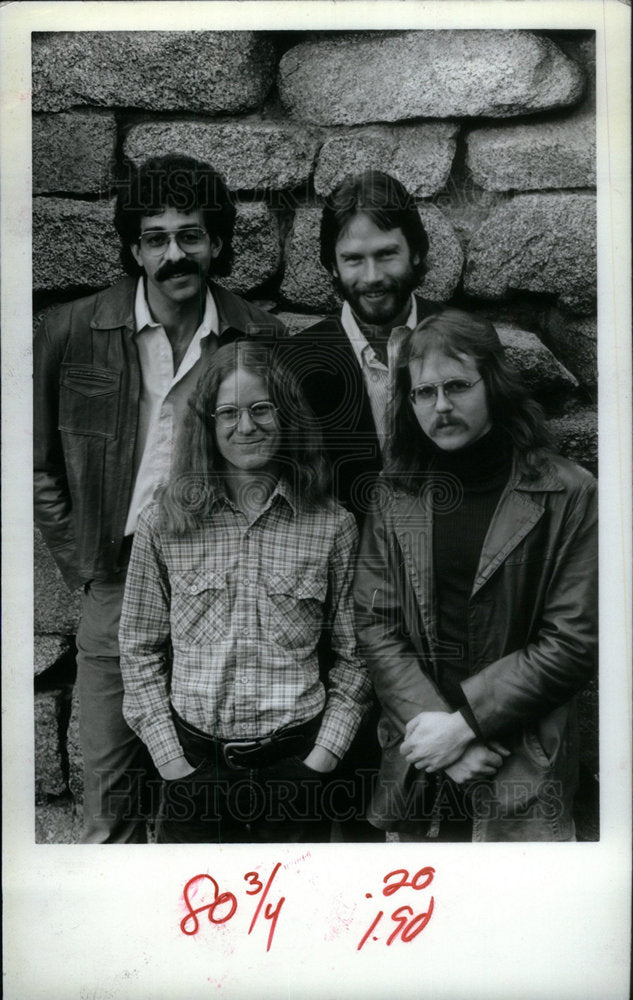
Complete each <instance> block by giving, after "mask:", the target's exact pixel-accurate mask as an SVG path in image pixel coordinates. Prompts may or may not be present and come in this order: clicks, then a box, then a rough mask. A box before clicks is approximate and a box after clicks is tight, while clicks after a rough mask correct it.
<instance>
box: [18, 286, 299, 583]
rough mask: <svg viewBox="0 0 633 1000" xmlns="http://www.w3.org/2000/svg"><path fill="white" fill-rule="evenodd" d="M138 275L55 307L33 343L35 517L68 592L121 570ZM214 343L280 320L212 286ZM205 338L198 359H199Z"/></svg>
mask: <svg viewBox="0 0 633 1000" xmlns="http://www.w3.org/2000/svg"><path fill="white" fill-rule="evenodd" d="M136 284H137V279H135V278H131V277H126V278H123V279H122V280H121V281H119V282H117V284H116V285H113V286H111V287H110V288H106V289H105V290H104V291H101V292H97V293H96V294H93V295H89V296H87V297H86V298H83V299H79V300H77V301H75V302H69V303H67V304H65V305H62V306H59V307H58V308H57V309H54V310H52V311H51V312H50V313H48V314H47V315H46V316H44V318H43V319H42V321H41V322H40V324H39V327H38V329H37V332H36V335H35V343H34V391H33V399H34V422H33V453H34V467H35V497H34V507H35V522H36V524H37V526H38V527H39V528H40V530H41V532H42V535H43V537H44V541H45V542H46V544H47V545H48V548H49V549H50V552H51V554H52V556H53V558H54V559H55V562H56V563H57V565H58V566H59V569H60V570H61V572H62V575H63V577H64V579H65V581H66V583H67V584H68V586H69V588H70V589H74V588H75V587H78V586H80V585H82V584H84V583H86V582H88V581H89V580H93V579H101V580H103V579H108V578H109V577H111V576H112V575H113V574H115V573H116V572H117V571H118V570H119V569H121V568H122V567H121V565H120V558H121V549H122V542H123V532H124V528H125V521H126V517H127V512H128V507H129V504H130V498H131V494H132V487H133V482H132V477H133V462H134V445H135V441H136V429H137V421H138V409H139V396H140V391H141V371H140V363H139V359H138V353H137V348H136V343H135V339H134V336H133V334H134V297H135V291H136ZM211 289H212V293H213V297H214V300H215V304H216V307H217V312H218V319H219V333H220V343H222V342H224V341H227V342H228V341H229V340H231V339H235V338H236V336H238V335H243V334H246V333H249V332H254V331H252V330H251V328H253V327H256V328H257V333H258V334H262V333H264V334H268V335H269V336H273V337H275V336H279V335H280V334H281V335H283V334H284V333H285V331H284V327H283V326H282V324H281V323H280V321H279V320H278V319H276V318H275V317H274V316H272V315H271V314H270V313H266V312H264V311H263V310H261V309H259V308H257V307H256V306H253V305H251V304H250V303H249V302H246V301H245V300H244V299H242V298H240V297H239V296H237V295H234V294H233V293H232V292H230V291H228V290H227V289H225V288H222V287H221V286H220V285H216V284H214V283H211ZM204 346H205V345H204V343H203V360H204Z"/></svg>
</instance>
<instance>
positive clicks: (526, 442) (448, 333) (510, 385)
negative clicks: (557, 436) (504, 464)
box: [385, 309, 551, 490]
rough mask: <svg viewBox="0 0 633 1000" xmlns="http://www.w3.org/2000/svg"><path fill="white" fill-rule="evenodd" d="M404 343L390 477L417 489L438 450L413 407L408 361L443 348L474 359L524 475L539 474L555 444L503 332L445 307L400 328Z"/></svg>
mask: <svg viewBox="0 0 633 1000" xmlns="http://www.w3.org/2000/svg"><path fill="white" fill-rule="evenodd" d="M400 332H401V334H402V336H403V339H402V341H401V343H400V349H399V352H398V358H397V361H396V372H395V380H394V389H393V398H392V400H391V406H390V411H389V419H390V432H389V444H388V449H387V458H386V462H385V477H386V478H387V479H388V480H389V481H391V482H393V483H394V484H395V485H399V486H401V487H402V488H404V489H408V490H415V489H416V488H417V484H418V483H419V479H418V478H416V474H417V473H419V472H420V471H422V470H424V469H425V468H427V466H428V463H429V462H430V461H431V459H432V457H433V455H434V454H435V448H434V445H433V443H432V442H431V441H430V440H429V438H428V437H427V436H426V434H425V433H424V432H423V430H422V429H421V427H420V425H419V423H418V421H417V419H416V417H415V413H414V411H413V407H412V406H411V402H410V399H409V392H410V390H411V377H410V374H409V362H410V361H412V360H413V359H416V358H419V359H422V358H424V357H425V356H426V355H427V354H428V353H429V352H431V351H440V352H441V353H443V354H446V355H448V356H449V357H452V358H460V357H463V355H467V356H469V357H470V358H472V359H474V361H475V362H476V364H477V368H478V370H479V373H480V375H481V376H482V378H483V381H484V385H485V387H486V396H487V399H488V406H489V409H490V416H491V419H492V422H493V424H494V425H496V426H497V427H500V428H501V429H503V430H504V431H505V432H506V433H507V434H508V436H509V437H510V439H511V441H512V444H513V446H514V448H515V450H516V452H517V455H518V461H519V464H520V467H521V470H522V472H523V474H524V475H525V476H526V478H528V479H534V478H536V476H537V475H538V474H539V472H540V471H541V469H542V468H543V466H544V464H545V463H546V457H545V456H544V454H543V449H545V448H548V447H550V443H551V442H550V435H549V432H548V430H547V428H546V426H545V417H544V413H543V410H542V408H541V407H540V406H539V404H538V403H537V402H536V401H535V400H533V399H531V398H530V396H529V394H528V391H527V389H526V388H525V386H524V384H523V382H522V380H521V376H520V374H519V373H518V372H517V371H516V370H515V369H514V368H512V366H511V365H510V364H509V363H508V361H507V360H506V357H505V352H504V348H503V345H502V343H501V341H500V340H499V335H498V334H497V331H496V330H495V328H494V326H493V325H492V323H491V322H490V320H488V319H485V318H484V317H482V316H477V315H474V314H471V313H466V312H462V310H460V309H444V310H442V311H441V312H439V313H437V314H435V315H433V316H429V317H427V318H426V319H424V320H422V322H421V323H418V325H417V326H416V327H415V329H414V330H408V329H406V328H400Z"/></svg>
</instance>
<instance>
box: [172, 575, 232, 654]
mask: <svg viewBox="0 0 633 1000" xmlns="http://www.w3.org/2000/svg"><path fill="white" fill-rule="evenodd" d="M171 585H172V605H171V627H172V640H173V642H174V644H176V643H178V642H180V643H181V644H182V643H184V644H186V645H190V644H191V643H202V642H208V641H209V640H211V639H224V638H225V637H226V635H227V633H228V630H229V621H230V614H229V592H228V588H227V585H226V580H225V578H224V574H223V573H215V572H212V571H210V570H209V571H204V570H195V569H190V570H184V571H182V572H173V573H172V574H171Z"/></svg>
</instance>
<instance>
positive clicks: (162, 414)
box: [125, 278, 218, 535]
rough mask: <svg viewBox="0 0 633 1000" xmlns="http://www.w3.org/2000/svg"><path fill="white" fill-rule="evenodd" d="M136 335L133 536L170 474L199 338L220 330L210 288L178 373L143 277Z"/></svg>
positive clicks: (128, 530) (129, 527)
mask: <svg viewBox="0 0 633 1000" xmlns="http://www.w3.org/2000/svg"><path fill="white" fill-rule="evenodd" d="M134 326H135V329H136V334H135V339H136V346H137V348H138V356H139V361H140V366H141V395H140V399H139V416H138V429H137V435H136V446H135V449H134V472H135V479H134V489H133V491H132V498H131V500H130V506H129V509H128V516H127V521H126V523H125V534H126V535H131V534H132V533H133V532H134V530H135V528H136V522H137V520H138V515H139V514H140V512H141V510H142V509H143V507H144V506H145V504H147V503H149V501H150V500H151V499H152V497H153V495H154V490H155V489H156V487H157V486H159V485H161V484H162V483H165V482H167V480H168V478H169V475H170V473H171V463H172V458H173V453H174V444H175V441H176V439H177V435H178V431H179V430H180V427H181V425H182V421H183V419H184V415H185V412H186V408H187V400H188V399H189V396H190V395H191V392H192V390H193V388H194V387H195V385H196V382H197V380H198V376H199V374H200V351H201V341H202V339H203V338H204V337H208V336H209V335H210V334H212V333H213V334H216V335H217V333H218V313H217V309H216V306H215V302H214V301H213V296H212V295H211V292H210V291H209V289H208V288H207V295H206V300H205V307H204V316H203V317H202V322H201V324H200V326H199V327H198V329H197V330H196V332H195V333H194V335H193V337H192V338H191V342H190V344H189V346H188V348H187V351H186V353H185V356H184V358H183V359H182V361H181V363H180V366H179V368H178V371H177V372H176V373H175V374H174V356H173V352H172V348H171V344H170V343H169V339H168V337H167V334H166V332H165V329H164V327H163V326H161V324H160V323H157V322H156V321H155V320H154V318H153V317H152V314H151V312H150V310H149V305H148V304H147V298H146V295H145V286H144V284H143V279H142V278H140V279H139V282H138V285H137V287H136V298H135V301H134Z"/></svg>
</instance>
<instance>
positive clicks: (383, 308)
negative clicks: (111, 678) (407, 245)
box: [334, 266, 418, 326]
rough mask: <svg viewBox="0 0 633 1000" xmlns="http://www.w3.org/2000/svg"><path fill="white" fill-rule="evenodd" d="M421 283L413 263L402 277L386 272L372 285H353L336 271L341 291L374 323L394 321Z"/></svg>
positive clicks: (359, 313) (358, 313) (354, 309)
mask: <svg viewBox="0 0 633 1000" xmlns="http://www.w3.org/2000/svg"><path fill="white" fill-rule="evenodd" d="M417 283H418V280H417V276H416V274H415V273H414V271H413V268H412V267H411V266H409V267H408V268H407V270H406V271H405V272H404V274H402V275H399V276H398V277H393V276H392V275H389V276H385V277H384V278H382V279H381V280H380V281H377V282H374V283H373V284H371V285H355V286H352V285H351V284H349V283H347V284H345V283H343V282H342V281H341V279H340V277H339V276H338V275H334V286H335V288H336V290H337V292H338V293H339V294H340V295H342V296H343V298H344V299H346V301H347V302H349V305H350V307H351V309H352V312H353V313H354V315H355V316H357V317H358V319H360V320H361V321H362V322H363V323H368V324H369V325H371V326H387V325H389V324H390V323H393V321H394V320H395V319H396V317H397V316H399V315H400V313H401V312H402V311H403V310H404V308H405V306H406V305H407V303H408V301H409V299H410V298H411V294H412V292H413V291H414V289H415V288H416V286H417Z"/></svg>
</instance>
